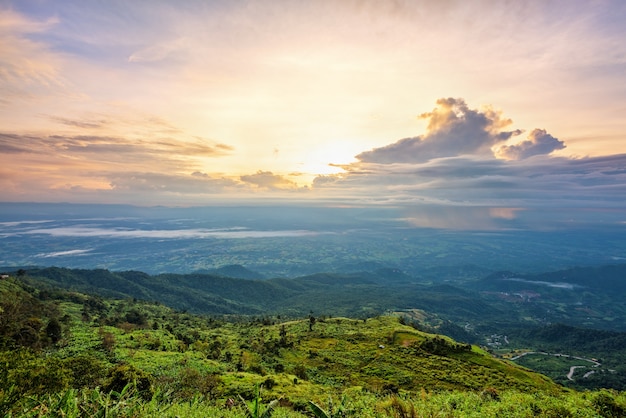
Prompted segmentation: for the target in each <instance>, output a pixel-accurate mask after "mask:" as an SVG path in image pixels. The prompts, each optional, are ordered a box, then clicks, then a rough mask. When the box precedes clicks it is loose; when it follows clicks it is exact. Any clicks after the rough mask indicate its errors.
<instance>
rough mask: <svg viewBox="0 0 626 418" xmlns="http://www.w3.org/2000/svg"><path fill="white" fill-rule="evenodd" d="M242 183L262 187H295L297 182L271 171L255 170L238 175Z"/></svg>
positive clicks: (274, 188)
mask: <svg viewBox="0 0 626 418" xmlns="http://www.w3.org/2000/svg"><path fill="white" fill-rule="evenodd" d="M240 179H241V181H243V182H244V183H249V184H253V185H255V186H257V187H260V188H263V189H273V190H276V189H295V188H297V187H298V186H297V184H296V183H294V182H292V181H291V180H288V179H286V178H285V177H283V176H281V175H278V174H274V173H272V172H271V171H257V172H256V173H255V174H248V175H244V176H241V177H240Z"/></svg>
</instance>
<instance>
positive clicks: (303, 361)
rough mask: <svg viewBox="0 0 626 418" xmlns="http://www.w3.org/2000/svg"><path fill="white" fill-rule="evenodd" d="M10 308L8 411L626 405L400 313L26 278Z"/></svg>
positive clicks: (4, 343) (3, 297)
mask: <svg viewBox="0 0 626 418" xmlns="http://www.w3.org/2000/svg"><path fill="white" fill-rule="evenodd" d="M0 312H1V313H2V316H1V318H2V319H1V321H0V332H1V333H2V335H1V340H0V342H1V346H0V348H1V352H0V364H3V366H4V367H3V368H2V369H1V372H0V373H2V376H0V377H1V379H0V382H1V383H0V385H1V387H0V408H1V412H2V413H3V414H8V415H9V416H86V415H94V416H95V415H97V414H100V416H105V415H103V412H102V411H103V410H109V409H110V410H112V411H117V412H115V413H108V415H106V416H154V415H160V416H224V417H236V416H261V415H260V414H257V415H254V414H252V415H246V411H248V412H250V410H249V408H252V403H253V402H255V401H256V402H257V404H258V405H259V406H261V407H262V408H268V407H269V406H275V410H274V414H275V415H274V416H283V417H287V416H292V417H300V416H312V415H311V414H313V413H315V412H314V409H315V407H313V406H311V404H310V402H311V401H313V402H314V403H315V404H316V405H318V406H320V407H321V409H324V410H325V413H326V414H327V415H326V416H471V414H470V412H471V411H482V413H483V415H481V416H497V411H501V410H502V409H503V408H504V409H506V408H508V409H510V410H511V411H513V410H518V412H519V414H518V415H509V416H533V415H529V414H530V413H532V411H535V412H537V411H544V412H546V413H547V411H559V410H560V411H561V412H563V411H578V410H585V409H586V410H588V411H589V414H588V415H576V416H595V415H593V414H592V412H593V411H596V412H597V411H598V410H599V408H613V409H615V410H616V411H618V412H619V411H623V410H624V407H625V405H626V404H625V403H624V395H623V394H618V393H614V392H598V393H592V394H580V393H576V392H571V391H566V390H564V389H563V388H562V387H560V386H558V385H556V384H555V383H553V382H552V381H551V380H549V379H548V378H546V377H544V376H542V375H539V374H537V373H534V372H531V371H529V370H527V369H524V368H521V367H519V366H517V365H515V364H513V363H510V362H505V361H502V360H498V359H495V358H493V357H491V356H490V355H489V354H488V353H486V352H484V351H483V350H481V349H479V348H478V347H476V346H470V345H467V344H461V343H457V342H455V341H454V340H452V339H450V338H448V337H445V336H441V335H435V334H428V333H424V332H420V331H417V330H415V329H414V328H412V327H409V326H406V325H402V324H401V323H400V321H399V320H398V318H397V317H394V316H377V317H373V318H365V319H350V318H345V317H334V318H333V317H314V316H312V315H309V316H308V317H301V318H299V319H298V318H296V319H287V318H281V317H277V316H272V317H269V316H265V317H261V316H256V317H249V316H236V317H230V318H229V320H226V319H225V317H219V318H218V317H206V316H196V315H192V314H189V313H184V312H180V311H174V310H172V309H170V308H168V307H166V306H164V305H161V304H158V303H147V302H141V301H138V300H133V299H121V300H114V299H103V298H101V297H96V296H89V295H86V294H83V293H79V292H72V291H65V290H58V289H53V288H47V289H44V288H38V287H34V286H31V285H28V284H26V283H25V282H23V281H21V280H18V279H16V278H10V279H5V280H3V281H1V282H0ZM259 390H260V391H261V393H260V395H259V392H258V391H259ZM261 397H262V399H261ZM522 399H524V404H520V400H522ZM273 400H276V401H278V402H275V403H272V401H273ZM330 410H333V411H335V412H334V413H335V415H332V414H331V412H330ZM339 410H343V411H344V414H343V415H339V414H338V413H337V411H339ZM417 410H421V411H427V410H430V411H449V413H447V414H445V415H438V414H434V415H433V414H431V415H421V412H420V415H411V414H417V412H416V411H417ZM59 411H64V412H63V414H65V415H63V414H60V413H59ZM202 411H204V412H202ZM411 411H413V412H411ZM529 411H530V412H529ZM257 412H258V411H257ZM318 413H320V412H319V411H318ZM442 413H443V412H442ZM471 413H472V414H473V413H474V412H471ZM203 414H204V415H203ZM207 414H208V415H207ZM307 414H308V415H307ZM468 414H470V415H468ZM489 414H492V415H489ZM493 414H496V415H493ZM316 416H323V415H316ZM546 416H557V415H546ZM559 416H567V415H559ZM605 416H611V415H605Z"/></svg>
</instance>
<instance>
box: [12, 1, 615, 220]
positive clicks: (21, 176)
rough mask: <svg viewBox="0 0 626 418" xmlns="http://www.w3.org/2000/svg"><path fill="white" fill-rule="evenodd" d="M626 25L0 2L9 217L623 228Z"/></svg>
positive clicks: (475, 8) (536, 9)
mask: <svg viewBox="0 0 626 418" xmlns="http://www.w3.org/2000/svg"><path fill="white" fill-rule="evenodd" d="M624 21H626V2H624V1H622V0H584V1H578V0H536V1H533V0H529V1H523V2H521V1H506V0H498V1H496V0H485V1H481V0H476V1H471V2H470V1H454V0H446V1H426V0H410V1H409V0H407V1H403V0H388V1H378V0H372V1H368V0H361V1H359V0H342V1H335V0H332V1H331V0H329V1H326V0H317V1H316V0H313V1H299V0H284V1H281V0H274V1H269V0H267V1H264V0H259V1H243V0H242V1H238V0H228V1H218V0H202V1H200V0H198V1H194V0H185V1H163V0H152V1H147V0H137V1H125V0H124V1H122V0H119V1H116V0H110V1H96V0H87V1H85V0H0V156H1V157H2V163H1V164H0V190H1V191H2V194H1V196H0V201H5V202H18V201H25V202H77V203H128V204H135V205H171V206H185V205H210V204H216V203H220V202H239V203H241V204H248V203H255V202H256V203H258V202H267V201H272V202H275V201H278V202H283V203H289V202H294V203H295V202H299V203H302V202H304V203H308V204H321V205H364V206H366V205H367V206H372V205H391V206H393V205H396V206H403V207H406V208H411V210H414V211H416V212H419V213H421V215H420V216H416V217H413V218H411V217H410V216H409V218H411V219H414V221H415V222H416V224H417V225H423V224H428V223H433V222H434V223H435V224H436V223H437V222H438V221H432V219H430V220H429V216H427V215H424V213H426V212H425V209H424V208H444V212H445V211H451V216H450V218H455V217H458V214H457V212H455V211H457V210H459V208H485V209H484V211H483V212H481V213H482V214H483V215H481V216H486V217H487V218H494V219H511V218H515V217H516V216H517V215H518V214H519V213H522V212H523V211H526V210H531V209H532V208H550V210H557V209H558V208H565V209H576V208H578V209H580V210H586V211H588V210H591V211H595V212H594V213H596V212H597V213H600V212H601V211H612V213H615V212H616V211H617V212H618V213H620V212H623V211H624V209H625V207H626V203H625V202H624V200H625V199H624V196H626V138H625V137H624V135H625V133H626V117H624V115H626V26H625V25H624V24H623V22H624ZM436 212H437V213H439V214H441V213H442V211H441V210H440V209H437V211H436ZM445 213H447V212H445ZM623 218H624V219H622V220H621V221H620V222H626V215H625V216H623ZM420 219H421V220H420ZM618 219H620V218H619V216H618Z"/></svg>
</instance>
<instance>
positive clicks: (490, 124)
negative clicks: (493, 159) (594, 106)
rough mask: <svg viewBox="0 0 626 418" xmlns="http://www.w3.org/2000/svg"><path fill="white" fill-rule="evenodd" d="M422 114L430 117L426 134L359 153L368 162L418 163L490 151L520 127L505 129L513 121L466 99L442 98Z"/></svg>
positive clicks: (518, 131)
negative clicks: (475, 105)
mask: <svg viewBox="0 0 626 418" xmlns="http://www.w3.org/2000/svg"><path fill="white" fill-rule="evenodd" d="M420 118H423V119H428V120H429V121H428V130H427V132H426V134H424V135H422V136H417V137H413V138H405V139H401V140H400V141H398V142H395V143H393V144H390V145H387V146H385V147H381V148H375V149H373V150H370V151H366V152H363V153H361V154H359V155H357V156H356V158H357V159H359V160H360V161H362V162H367V163H381V164H390V163H418V162H425V161H429V160H431V159H433V158H441V157H450V156H457V155H490V154H492V151H491V147H493V146H494V145H496V144H498V143H500V142H504V141H506V140H508V139H509V138H511V137H512V136H514V135H519V134H520V133H521V131H520V130H512V131H505V130H504V128H506V127H507V126H509V125H510V124H511V123H512V121H511V120H510V119H504V118H502V117H501V114H500V112H497V111H495V110H492V109H485V110H483V111H478V110H475V109H470V108H469V107H468V106H467V105H466V104H465V101H464V100H463V99H453V98H447V99H439V100H437V107H435V109H433V111H432V112H428V113H423V114H422V115H420Z"/></svg>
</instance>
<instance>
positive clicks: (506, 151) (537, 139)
mask: <svg viewBox="0 0 626 418" xmlns="http://www.w3.org/2000/svg"><path fill="white" fill-rule="evenodd" d="M563 148H565V144H564V143H563V141H559V140H558V139H556V138H555V137H553V136H552V135H550V134H549V133H547V132H546V131H545V129H535V130H533V131H532V132H531V133H530V134H529V135H528V140H527V141H523V142H520V143H519V144H516V145H503V146H501V147H500V148H498V149H497V151H496V155H497V156H498V157H501V158H506V159H507V160H523V159H524V158H529V157H533V156H535V155H544V154H550V153H551V152H552V151H556V150H560V149H563Z"/></svg>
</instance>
